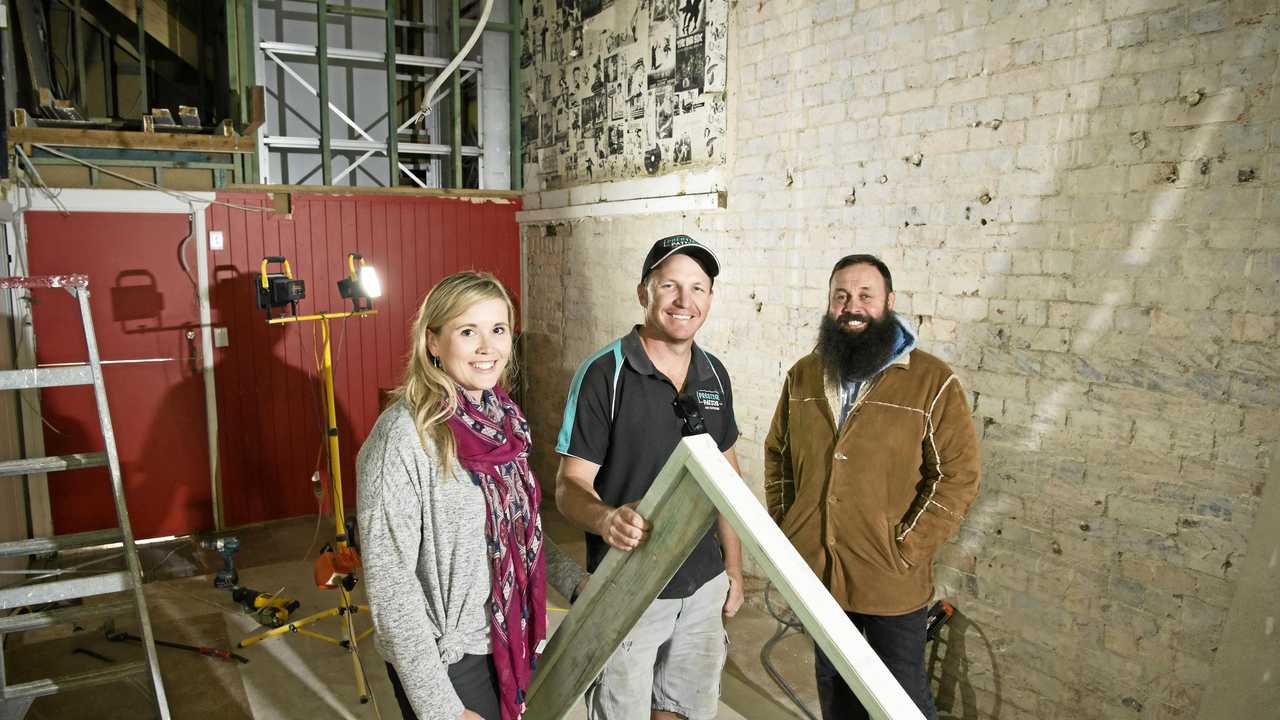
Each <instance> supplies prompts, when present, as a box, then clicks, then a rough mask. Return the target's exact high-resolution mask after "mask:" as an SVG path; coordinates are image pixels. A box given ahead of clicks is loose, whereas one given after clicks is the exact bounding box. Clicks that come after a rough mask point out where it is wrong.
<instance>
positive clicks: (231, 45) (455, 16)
mask: <svg viewBox="0 0 1280 720" xmlns="http://www.w3.org/2000/svg"><path fill="white" fill-rule="evenodd" d="M304 1H305V2H310V3H312V4H314V5H315V6H316V38H317V44H316V45H314V46H313V45H303V44H298V43H286V42H273V41H257V40H256V35H255V33H254V29H253V23H254V17H253V15H254V13H253V10H254V8H256V5H257V3H256V0H226V3H227V18H228V32H227V35H228V38H229V40H228V50H229V60H230V65H229V68H230V77H231V81H232V88H233V95H234V96H235V97H237V98H243V97H247V96H248V87H249V86H251V85H252V84H253V81H254V79H255V78H256V68H257V62H258V59H259V55H260V56H261V58H262V62H268V61H269V62H270V63H272V64H273V65H274V66H275V67H278V68H279V69H281V70H282V71H283V72H284V73H285V74H287V75H288V76H289V78H291V79H292V81H293V82H295V83H297V84H298V85H300V86H301V87H302V88H303V89H304V90H306V91H307V92H308V93H309V94H311V95H313V96H314V97H315V98H316V99H317V101H318V103H319V106H320V108H321V109H322V112H320V118H319V119H320V122H319V126H320V128H319V129H320V132H319V136H318V137H306V136H291V135H288V136H287V135H266V134H265V133H263V132H259V134H258V151H257V152H256V153H255V154H254V156H253V157H251V158H246V159H245V163H246V164H245V167H244V168H243V171H244V172H243V176H244V177H254V176H257V177H259V178H260V179H261V181H262V182H264V183H272V182H273V179H272V178H271V177H270V172H269V170H270V153H271V151H272V150H273V149H274V150H288V149H307V150H314V149H319V151H320V175H321V181H322V182H323V184H325V185H332V184H335V183H338V182H340V181H342V180H343V179H344V178H345V177H346V176H347V175H348V174H350V173H352V172H353V171H355V170H356V169H357V168H358V167H360V166H361V165H362V164H363V163H365V161H367V160H369V159H370V158H372V157H373V156H374V155H380V156H382V157H385V158H386V162H387V163H388V170H389V178H390V180H391V184H392V185H398V184H399V178H400V175H401V173H403V174H404V175H406V176H407V177H409V178H410V179H411V180H412V181H413V182H414V183H415V184H416V185H417V186H419V187H423V188H427V187H430V186H429V184H428V183H427V182H426V181H425V180H424V179H423V178H421V177H419V176H418V174H417V173H415V172H414V171H413V169H411V168H410V167H408V166H407V165H406V164H405V163H404V162H402V157H401V156H417V157H438V158H445V157H447V158H448V159H449V161H448V167H447V170H446V172H444V173H442V180H443V178H446V177H447V178H448V179H449V181H450V184H451V186H452V187H456V188H461V187H463V186H464V175H463V158H464V157H472V158H476V162H477V164H478V169H479V171H480V172H479V178H480V180H479V182H478V184H480V185H483V163H484V159H483V153H484V122H483V118H484V114H483V113H484V110H485V108H484V104H483V97H484V93H483V84H482V83H483V72H482V66H481V63H479V62H475V61H465V62H463V63H462V64H461V66H459V68H458V69H457V70H456V71H455V72H454V73H453V75H452V77H451V78H450V85H449V89H448V90H446V91H445V92H444V93H441V94H440V95H439V96H438V97H437V98H435V102H434V104H435V105H436V106H438V104H439V102H440V101H443V100H444V99H445V98H449V100H450V110H451V112H450V113H449V118H448V120H449V127H448V129H447V132H442V133H441V135H442V136H443V137H442V138H441V139H442V140H443V139H445V138H448V141H447V142H439V143H413V142H403V141H401V139H400V134H401V133H402V132H403V131H404V130H406V129H408V128H409V127H411V126H412V125H413V124H414V123H415V122H417V121H418V120H419V119H420V118H421V117H422V114H423V113H422V111H421V110H419V111H418V112H415V113H414V114H413V115H411V116H409V117H407V118H404V119H401V118H400V117H399V112H398V108H399V101H400V96H399V83H400V82H401V81H408V82H422V83H423V84H424V85H425V83H426V82H427V81H429V80H430V79H432V77H433V75H430V74H429V72H430V71H432V70H434V71H435V72H437V73H438V72H440V71H441V70H443V69H444V68H445V66H446V65H448V62H449V59H448V58H437V57H429V56H425V55H411V54H405V53H398V52H394V48H395V47H396V29H397V28H398V27H421V28H422V29H424V30H425V29H427V26H426V24H425V23H414V22H409V21H404V20H400V19H399V3H400V0H387V2H386V6H385V9H383V10H376V9H373V8H363V7H350V6H342V5H335V4H332V3H330V2H327V1H326V0H304ZM508 4H509V8H510V17H511V18H512V19H511V20H510V21H509V22H490V23H487V24H486V25H485V31H486V32H488V31H494V32H501V33H505V34H506V35H507V36H508V38H509V47H510V59H509V65H510V73H511V77H510V91H509V103H508V108H507V111H508V115H509V130H510V139H511V157H510V168H511V169H510V177H511V185H512V187H513V188H518V187H520V186H521V184H522V172H521V171H522V166H521V162H520V142H521V138H520V103H519V100H520V96H519V86H520V83H519V68H520V65H519V57H520V51H521V42H522V39H521V37H520V32H519V13H520V0H508ZM449 9H450V12H449V18H448V27H449V38H448V41H449V44H450V45H451V47H452V50H453V52H454V53H455V54H456V53H457V52H458V50H459V49H460V48H461V47H462V31H463V30H471V29H473V28H474V27H475V24H476V21H475V20H473V19H470V18H463V17H460V15H461V9H460V0H450V2H449ZM330 14H340V15H350V16H358V17H365V18H378V19H383V20H384V21H385V23H386V48H387V50H383V51H374V50H359V49H351V48H339V47H330V46H329V45H328V44H327V43H326V42H319V39H321V38H327V37H328V36H327V30H328V23H329V15H330ZM233 25H234V27H233ZM246 40H248V42H245V41H246ZM393 52H394V54H393ZM389 56H390V57H389ZM285 58H308V59H310V58H314V59H315V61H316V65H317V75H318V77H317V82H316V83H315V84H314V85H313V84H311V83H309V82H307V81H306V80H305V79H304V78H303V77H302V76H301V75H300V74H299V73H298V72H297V71H296V70H295V69H294V68H293V67H291V66H290V65H289V63H288V62H287V61H286V60H285ZM392 58H393V60H392ZM331 61H338V62H342V63H372V64H382V65H384V66H385V67H386V69H387V73H386V77H387V81H386V85H387V115H386V119H387V128H388V130H389V131H388V132H387V134H386V136H385V137H383V138H377V137H375V136H373V135H372V134H371V132H370V131H371V129H372V125H374V124H377V123H379V122H381V121H382V117H379V118H377V119H375V120H374V121H373V123H372V124H371V126H370V127H361V126H360V124H358V123H357V122H356V121H355V120H353V119H352V118H351V117H349V116H348V115H347V114H346V113H344V112H343V111H342V110H341V109H340V108H339V107H338V106H337V105H335V104H334V103H333V102H331V101H330V98H329V80H328V75H329V73H328V69H329V66H330V62H331ZM414 70H418V71H427V72H417V73H415V72H413V71H414ZM470 81H474V82H475V83H476V102H477V131H478V134H477V138H476V141H477V143H478V144H476V145H464V144H463V140H462V114H463V112H462V111H463V108H462V96H463V92H462V90H463V85H464V83H466V82H470ZM237 90H238V91H239V92H238V93H237V92H236V91H237ZM233 104H235V103H233ZM238 105H239V110H240V118H241V122H244V123H247V122H248V121H249V118H248V104H247V103H245V102H240V103H238ZM333 116H337V117H338V119H339V120H341V121H342V123H343V124H344V125H346V126H347V127H349V128H351V129H352V130H354V131H355V133H356V134H357V135H359V136H360V137H359V139H346V138H335V137H334V136H333V127H332V117H333ZM339 127H342V126H341V125H339ZM392 127H394V128H395V130H394V131H390V129H391V128H392ZM335 152H338V153H347V152H358V153H361V155H360V156H359V157H358V158H356V159H355V160H354V161H352V162H351V163H350V164H348V165H347V167H346V168H344V169H343V170H342V171H340V172H339V173H337V174H336V175H335V174H334V171H333V156H334V153H335ZM275 181H278V179H275Z"/></svg>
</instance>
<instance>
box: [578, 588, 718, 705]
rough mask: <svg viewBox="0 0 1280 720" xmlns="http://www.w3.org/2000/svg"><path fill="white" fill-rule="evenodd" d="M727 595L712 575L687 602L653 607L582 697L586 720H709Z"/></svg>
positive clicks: (660, 603) (663, 602) (715, 693)
mask: <svg viewBox="0 0 1280 720" xmlns="http://www.w3.org/2000/svg"><path fill="white" fill-rule="evenodd" d="M728 595H729V576H728V575H725V574H724V573H720V574H719V575H717V576H716V577H714V578H712V579H710V580H708V581H707V582H706V583H704V584H703V585H702V587H700V588H698V591H697V592H695V593H694V594H693V595H690V596H689V597H687V598H683V599H679V600H661V599H659V600H654V601H653V604H652V605H650V606H649V609H648V610H645V612H644V615H642V616H640V620H639V621H638V622H637V623H636V626H635V627H633V628H632V629H631V632H629V633H627V637H626V639H625V640H623V641H622V645H620V646H618V649H617V650H615V651H614V653H613V655H612V656H611V657H610V658H609V662H607V663H605V666H604V670H603V671H602V672H601V673H600V677H598V678H596V681H595V682H594V683H592V684H591V687H590V688H588V689H587V694H586V701H587V718H588V720H649V711H650V709H652V710H665V711H667V712H673V713H676V714H678V715H682V716H684V717H686V718H688V719H689V720H714V718H715V717H716V713H717V712H718V710H719V709H720V673H721V671H723V670H724V662H725V658H726V657H727V656H728V654H729V639H728V636H727V635H726V634H725V632H724V621H723V620H722V618H721V613H722V611H723V609H724V602H725V599H726V598H727V597H728Z"/></svg>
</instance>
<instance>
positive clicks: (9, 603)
mask: <svg viewBox="0 0 1280 720" xmlns="http://www.w3.org/2000/svg"><path fill="white" fill-rule="evenodd" d="M131 587H133V583H132V582H131V581H130V579H129V573H128V572H127V571H124V570H121V571H119V572H110V573H101V574H97V575H87V576H82V577H73V578H70V579H68V580H50V581H48V582H39V583H32V584H30V585H18V586H17V587H11V588H5V589H3V590H0V610H8V609H9V608H16V607H23V606H26V605H41V604H44V603H50V602H57V601H59V600H71V599H74V598H82V597H89V596H90V595H104V594H106V593H112V592H120V591H121V590H128V589H129V588H131Z"/></svg>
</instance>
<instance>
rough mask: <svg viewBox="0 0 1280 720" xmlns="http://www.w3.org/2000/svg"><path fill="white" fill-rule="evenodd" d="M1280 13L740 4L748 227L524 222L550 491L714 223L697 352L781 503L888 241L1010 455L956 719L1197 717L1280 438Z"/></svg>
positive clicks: (947, 574) (954, 683)
mask: <svg viewBox="0 0 1280 720" xmlns="http://www.w3.org/2000/svg"><path fill="white" fill-rule="evenodd" d="M619 1H622V0H619ZM1277 5H1278V3H1277V2H1275V0H1253V1H1249V0H1243V1H1239V2H1176V1H1172V0H1109V1H1104V0H1096V1H1093V0H1084V1H1078V2H1048V1H1047V0H1039V1H1036V0H1025V1H1023V2H1013V1H1011V0H971V1H969V2H961V1H958V0H957V1H942V0H901V1H899V2H883V3H877V2H867V1H863V2H853V1H852V0H846V1H844V2H832V1H828V2H800V1H783V0H768V1H767V2H762V1H761V0H741V1H740V2H738V3H737V5H736V6H734V7H732V9H731V15H730V33H731V34H730V49H729V52H730V67H731V75H730V87H729V94H728V97H729V123H730V127H729V130H730V144H729V161H728V162H729V164H728V165H727V166H726V168H725V172H726V178H727V179H728V199H729V207H728V209H727V210H723V211H719V212H713V213H703V214H698V215H694V216H688V217H680V216H674V215H669V216H648V217H643V218H620V219H612V220H604V219H601V220H595V221H585V222H579V223H575V224H572V225H560V226H557V227H556V228H554V232H555V235H554V236H548V234H547V229H546V228H545V227H542V226H536V227H533V226H531V227H528V228H526V229H525V232H524V237H525V242H526V245H525V248H526V255H527V260H528V273H527V282H528V293H527V296H526V297H527V311H528V320H529V325H528V330H529V333H530V355H529V357H530V358H531V360H532V363H531V366H530V372H529V380H530V383H531V393H530V401H529V405H530V407H529V411H530V415H531V417H532V419H533V421H534V426H535V430H536V432H537V435H538V437H539V438H541V441H540V455H539V457H538V462H537V466H538V468H539V471H540V472H541V473H542V475H543V476H544V478H548V479H549V478H550V477H551V474H552V473H553V472H554V467H555V460H554V457H553V456H552V455H551V452H550V451H551V446H552V445H553V443H552V441H551V439H552V437H553V436H554V434H555V432H556V430H557V429H558V421H559V412H560V409H561V407H562V406H563V402H564V394H565V390H566V388H567V385H568V381H569V378H570V376H571V375H572V373H573V371H574V369H575V368H576V366H577V363H578V362H579V361H580V360H581V359H582V358H584V357H585V356H586V355H587V354H588V353H590V352H591V351H593V350H595V349H597V348H598V347H600V346H601V345H603V344H604V343H605V342H607V341H608V340H609V339H611V338H612V337H615V336H617V335H619V334H621V333H623V332H625V331H626V330H627V328H628V327H629V326H630V324H631V323H633V322H637V321H639V319H640V317H641V314H640V310H639V307H638V306H637V304H636V301H635V299H634V291H633V288H634V286H635V283H636V280H637V275H638V272H639V270H638V269H639V265H640V261H641V259H642V257H643V255H644V252H645V250H646V249H647V247H648V245H649V244H650V243H651V242H652V241H653V240H654V239H656V238H657V237H660V236H662V235H665V234H670V233H671V232H674V231H680V230H684V231H687V232H690V233H692V234H696V235H697V236H698V237H699V238H700V239H703V240H705V241H707V242H709V243H712V244H714V246H715V247H716V248H717V249H718V250H719V251H720V252H721V253H722V256H723V257H724V258H725V263H724V264H725V271H724V275H723V276H722V278H721V281H719V282H717V285H716V298H715V305H714V308H713V310H712V313H711V317H710V320H709V321H708V323H707V325H706V327H705V328H704V330H703V332H702V335H701V336H700V340H701V341H702V342H703V343H704V344H705V345H706V346H707V347H708V348H709V349H711V350H712V351H713V352H716V353H718V354H719V356H720V357H721V358H722V359H723V360H724V361H725V363H726V365H727V366H728V368H729V370H730V372H731V374H732V376H733V379H734V384H735V390H736V392H735V395H736V402H737V411H738V421H739V425H740V427H741V430H742V439H741V441H740V442H739V445H738V455H739V457H740V458H741V459H742V464H743V469H744V473H745V476H746V479H747V481H748V482H750V483H751V484H752V485H753V487H754V488H755V489H756V491H757V492H758V493H759V492H761V468H762V451H761V441H762V439H763V437H764V434H765V432H766V431H767V429H768V424H769V420H770V417H771V415H772V412H773V408H774V404H775V402H776V399H777V393H778V391H779V388H780V386H781V381H782V377H783V373H784V372H785V370H786V368H787V367H789V366H790V365H791V363H792V362H794V361H795V360H796V359H797V358H799V357H800V356H801V355H803V354H804V353H805V352H807V351H808V350H809V349H810V347H811V346H812V343H813V340H814V337H815V335H816V325H817V321H818V319H819V315H820V313H821V312H822V308H823V307H824V305H825V300H824V297H825V287H826V286H825V283H826V278H827V273H828V271H829V269H830V266H831V263H832V262H833V261H834V260H835V259H836V258H837V257H839V256H840V255H843V254H845V253H847V252H852V251H869V252H875V253H878V254H880V255H881V256H882V257H883V258H884V259H885V260H886V261H887V262H888V263H889V265H890V266H891V267H892V268H893V270H894V273H895V284H896V285H897V287H898V302H899V310H900V311H902V312H904V313H907V314H909V315H911V316H912V317H913V318H914V319H915V320H916V321H917V322H918V323H919V324H920V328H921V335H922V345H923V347H924V348H925V349H928V350H930V351H932V352H934V353H935V354H938V355H940V356H942V357H943V358H945V359H947V360H948V361H949V362H951V363H952V364H953V366H954V367H955V369H956V370H957V371H958V372H959V373H960V375H961V377H962V378H963V379H964V380H965V383H966V387H967V388H968V389H969V391H970V393H971V399H972V400H973V403H974V421H975V422H976V423H977V424H978V427H979V429H980V433H981V437H982V444H983V454H984V472H985V478H984V486H983V491H982V494H981V496H980V498H979V500H978V502H977V503H976V505H975V507H974V509H973V511H972V512H971V513H970V516H969V518H968V519H967V521H966V522H965V525H964V527H963V529H962V531H961V533H960V534H959V536H958V538H957V539H956V541H955V542H953V543H952V544H950V545H949V546H948V547H947V548H945V550H944V551H943V553H942V555H941V557H940V560H939V563H938V570H937V579H938V584H939V591H940V593H941V594H942V595H944V596H946V597H948V598H951V599H952V600H953V601H954V602H955V604H956V605H957V607H958V608H959V610H960V612H961V614H962V616H961V617H958V618H957V621H956V622H955V623H954V625H953V626H952V627H951V628H950V632H949V635H948V640H947V643H945V644H944V645H942V646H939V647H937V648H936V649H935V651H934V652H935V653H936V654H935V656H934V657H933V658H932V660H931V668H932V671H933V673H934V677H935V680H936V681H937V682H938V686H937V687H938V698H939V703H940V706H941V707H942V708H943V709H944V711H946V712H949V713H950V714H951V715H954V716H956V717H966V718H976V717H982V718H987V717H999V718H1093V717H1119V718H1131V717H1143V718H1191V717H1196V716H1197V715H1196V714H1197V708H1198V706H1199V702H1200V697H1201V695H1202V693H1203V691H1204V686H1205V683H1206V681H1207V679H1208V677H1209V674H1210V671H1211V668H1212V664H1213V662H1214V658H1215V654H1216V653H1217V652H1218V651H1219V641H1220V638H1221V635H1222V628H1223V625H1224V622H1225V620H1226V615H1227V611H1228V608H1230V606H1231V604H1232V601H1233V598H1234V596H1235V593H1236V589H1237V585H1238V579H1239V578H1238V572H1239V570H1238V569H1239V567H1240V564H1241V561H1242V559H1243V558H1244V557H1245V555H1246V554H1247V553H1248V548H1247V547H1246V542H1245V540H1246V538H1247V537H1248V533H1249V531H1250V529H1251V527H1252V526H1253V523H1254V522H1255V518H1256V509H1257V505H1258V497H1259V496H1260V495H1261V493H1262V489H1263V482H1264V479H1265V477H1266V476H1267V465H1268V463H1269V462H1270V456H1271V448H1272V447H1273V445H1274V443H1275V439H1276V434H1277V428H1280V389H1278V388H1280V340H1278V334H1277V317H1278V312H1280V285H1278V283H1280V229H1278V228H1280V122H1278V119H1280V98H1278V97H1277V87H1276V85H1277V82H1276V81H1277V77H1278V76H1280V66H1278V58H1280V55H1278V52H1277V46H1278V44H1280V16H1278V15H1277ZM1260 710H1261V709H1260Z"/></svg>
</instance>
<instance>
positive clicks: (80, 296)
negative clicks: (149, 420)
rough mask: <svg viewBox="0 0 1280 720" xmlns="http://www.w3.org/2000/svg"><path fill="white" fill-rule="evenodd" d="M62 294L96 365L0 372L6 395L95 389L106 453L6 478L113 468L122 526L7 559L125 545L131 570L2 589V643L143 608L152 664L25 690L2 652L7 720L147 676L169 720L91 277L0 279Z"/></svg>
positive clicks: (40, 541)
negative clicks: (75, 312) (107, 598)
mask: <svg viewBox="0 0 1280 720" xmlns="http://www.w3.org/2000/svg"><path fill="white" fill-rule="evenodd" d="M3 288H7V289H18V288H26V289H32V290H34V289H38V288H62V289H64V290H66V291H67V292H69V293H70V294H71V295H72V297H74V298H76V300H77V301H78V302H79V303H80V319H81V321H82V322H83V323H84V336H85V345H86V346H87V348H88V356H89V361H88V362H87V363H85V364H82V365H71V366H63V367H53V368H29V369H21V370H3V371H0V390H24V389H28V388H43V387H61V386H67V385H92V386H93V394H94V399H95V400H96V401H97V406H98V421H99V424H100V426H101V428H102V439H103V443H104V445H105V447H106V450H105V452H99V453H81V454H74V455H63V456H57V457H44V458H27V459H22V460H10V461H6V462H0V477H4V476H14V475H27V474H31V473H47V472H56V471H61V470H75V469H80V468H89V467H101V466H103V465H106V466H107V467H108V468H109V469H110V473H111V491H112V494H113V495H114V496H115V506H116V517H117V518H118V520H119V527H116V528H111V529H108V530H97V531H93V532H83V533H75V534H70V535H58V536H55V537H49V538H33V539H31V540H19V541H15V542H5V543H0V556H22V555H38V554H43V553H52V552H58V551H60V550H67V549H72V548H81V547H90V546H94V545H102V544H105V543H117V542H118V543H121V544H122V545H123V550H124V557H125V563H126V569H125V570H121V571H116V572H106V573H99V574H95V575H83V576H82V575H76V576H72V577H71V579H65V580H64V579H58V580H51V581H46V582H38V583H32V584H23V585H17V586H15V587H9V588H4V589H0V637H2V636H3V635H4V634H5V633H16V632H23V631H26V630H35V629H37V628H42V627H47V626H50V625H60V624H66V623H73V622H80V621H82V620H85V619H89V618H92V617H101V616H106V615H110V614H114V613H117V612H120V611H124V610H128V609H131V608H136V610H137V614H138V622H139V626H140V629H141V632H140V633H139V634H140V635H141V636H142V645H143V648H144V649H145V651H146V659H145V660H142V661H134V662H128V663H117V664H114V665H112V666H111V667H108V668H105V669H102V670H94V671H91V672H81V673H74V674H68V675H63V676H60V677H56V678H48V679H45V680H34V681H31V682H25V683H21V684H18V685H9V684H7V682H6V681H5V672H4V653H3V649H2V648H0V720H21V718H22V717H23V716H24V715H25V714H26V712H27V709H28V708H30V707H31V703H32V702H33V701H34V700H35V699H36V698H37V697H41V696H44V695H52V694H54V693H58V692H63V691H66V690H73V689H79V688H84V687H92V686H97V685H103V684H105V683H110V682H115V681H118V680H123V679H127V678H129V677H131V676H134V675H139V674H142V675H148V676H149V679H150V682H151V684H152V685H153V686H154V688H155V702H156V710H157V713H158V717H159V718H160V720H169V705H168V701H167V699H166V698H165V692H164V684H163V683H162V681H161V679H160V664H159V662H158V660H157V657H156V646H155V638H154V637H153V636H152V633H151V619H150V617H149V616H148V615H147V605H146V599H145V597H144V596H143V591H142V566H141V563H140V561H139V560H138V548H137V546H136V545H135V544H134V541H133V529H132V528H131V527H130V525H129V511H128V509H127V508H126V507H125V499H124V485H123V483H122V482H121V479H120V458H119V456H118V455H117V453H116V441H115V431H114V430H113V429H112V427H111V414H110V411H109V410H108V408H107V392H106V388H105V386H104V385H103V382H102V363H101V359H100V358H99V357H98V341H97V339H96V336H95V335H94V330H93V317H92V315H91V314H90V312H89V278H88V277H86V276H84V275H51V276H43V277H8V278H0V289H3ZM120 591H132V597H128V596H126V597H125V598H124V599H121V600H118V601H113V602H103V603H94V604H89V605H85V604H81V605H77V606H71V607H66V608H59V609H54V610H38V611H34V612H27V613H24V614H11V612H10V611H12V610H13V609H15V608H20V607H26V606H36V605H43V604H46V603H56V602H59V601H63V600H71V599H75V598H85V597H90V596H93V595H103V594H106V593H113V592H120Z"/></svg>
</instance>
